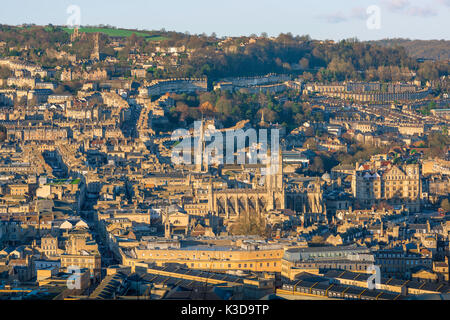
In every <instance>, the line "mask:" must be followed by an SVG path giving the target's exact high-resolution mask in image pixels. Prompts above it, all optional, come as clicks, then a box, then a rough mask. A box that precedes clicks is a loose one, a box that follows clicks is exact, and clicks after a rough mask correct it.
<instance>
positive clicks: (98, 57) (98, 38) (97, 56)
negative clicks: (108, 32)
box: [91, 32, 100, 60]
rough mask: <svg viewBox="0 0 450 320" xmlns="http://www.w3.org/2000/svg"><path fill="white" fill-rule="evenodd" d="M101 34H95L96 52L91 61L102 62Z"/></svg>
mask: <svg viewBox="0 0 450 320" xmlns="http://www.w3.org/2000/svg"><path fill="white" fill-rule="evenodd" d="M99 42H100V33H98V32H97V33H95V36H94V51H93V52H92V54H91V60H100V44H99Z"/></svg>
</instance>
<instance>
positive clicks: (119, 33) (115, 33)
mask: <svg viewBox="0 0 450 320" xmlns="http://www.w3.org/2000/svg"><path fill="white" fill-rule="evenodd" d="M63 29H64V30H65V31H66V32H67V33H69V34H72V33H73V29H71V28H63ZM79 31H80V32H85V33H96V32H99V33H103V34H106V35H108V36H110V37H130V36H131V35H132V34H133V33H135V34H136V36H138V37H144V38H146V39H147V40H149V41H161V40H165V39H167V38H166V37H163V36H160V35H154V34H151V33H149V32H143V31H133V30H126V29H111V28H97V27H81V28H80V29H79Z"/></svg>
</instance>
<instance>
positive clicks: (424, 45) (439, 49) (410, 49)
mask: <svg viewBox="0 0 450 320" xmlns="http://www.w3.org/2000/svg"><path fill="white" fill-rule="evenodd" d="M373 42H374V43H376V44H378V45H380V46H383V47H389V48H393V47H396V46H402V47H404V48H405V49H406V51H407V53H408V54H409V55H410V56H411V57H413V58H425V59H433V60H441V61H446V60H450V41H447V40H409V39H383V40H379V41H373Z"/></svg>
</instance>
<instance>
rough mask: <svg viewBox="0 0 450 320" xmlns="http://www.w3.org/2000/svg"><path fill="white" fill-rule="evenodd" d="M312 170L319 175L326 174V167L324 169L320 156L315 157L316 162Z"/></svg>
mask: <svg viewBox="0 0 450 320" xmlns="http://www.w3.org/2000/svg"><path fill="white" fill-rule="evenodd" d="M310 170H311V171H315V172H319V173H323V172H325V167H324V164H323V160H322V158H321V157H319V156H316V157H314V161H313V164H312V165H311V167H310Z"/></svg>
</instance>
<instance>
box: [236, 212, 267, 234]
mask: <svg viewBox="0 0 450 320" xmlns="http://www.w3.org/2000/svg"><path fill="white" fill-rule="evenodd" d="M231 233H232V234H233V235H258V236H267V224H266V221H265V219H264V218H263V217H262V216H260V215H252V214H249V213H248V212H246V213H244V214H242V215H241V216H240V217H239V218H238V220H237V221H236V222H235V223H234V224H233V225H232V227H231Z"/></svg>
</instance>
